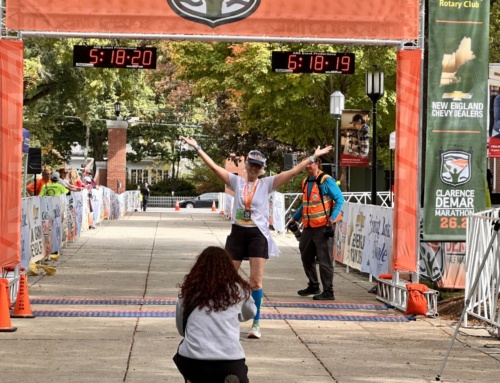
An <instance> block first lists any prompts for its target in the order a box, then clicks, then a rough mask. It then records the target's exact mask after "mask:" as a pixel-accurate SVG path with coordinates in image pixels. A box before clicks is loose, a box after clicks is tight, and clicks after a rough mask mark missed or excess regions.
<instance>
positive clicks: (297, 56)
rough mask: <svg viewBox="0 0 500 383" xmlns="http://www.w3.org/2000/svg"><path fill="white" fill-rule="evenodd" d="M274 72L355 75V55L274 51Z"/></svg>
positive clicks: (272, 61)
mask: <svg viewBox="0 0 500 383" xmlns="http://www.w3.org/2000/svg"><path fill="white" fill-rule="evenodd" d="M271 68H272V71H273V72H280V73H325V74H331V73H341V74H353V73H354V53H313V52H280V51H274V52H272V56H271Z"/></svg>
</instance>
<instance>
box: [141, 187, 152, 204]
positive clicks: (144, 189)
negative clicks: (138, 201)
mask: <svg viewBox="0 0 500 383" xmlns="http://www.w3.org/2000/svg"><path fill="white" fill-rule="evenodd" d="M149 194H150V193H149V188H148V183H147V182H144V186H143V187H142V188H141V195H142V211H146V209H147V208H148V200H149Z"/></svg>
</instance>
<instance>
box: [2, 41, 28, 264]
mask: <svg viewBox="0 0 500 383" xmlns="http://www.w3.org/2000/svg"><path fill="white" fill-rule="evenodd" d="M22 127H23V43H22V41H10V40H0V228H1V230H0V267H3V266H8V265H17V264H19V263H20V257H21V255H20V254H21V245H20V241H21V184H22V135H23V132H22Z"/></svg>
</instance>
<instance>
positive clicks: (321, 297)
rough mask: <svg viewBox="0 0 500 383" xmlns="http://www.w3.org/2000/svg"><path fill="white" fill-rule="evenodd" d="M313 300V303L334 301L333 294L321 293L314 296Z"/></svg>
mask: <svg viewBox="0 0 500 383" xmlns="http://www.w3.org/2000/svg"><path fill="white" fill-rule="evenodd" d="M313 299H314V300H315V301H334V300H335V295H333V293H329V292H326V291H323V292H322V293H321V294H318V295H315V296H314V297H313Z"/></svg>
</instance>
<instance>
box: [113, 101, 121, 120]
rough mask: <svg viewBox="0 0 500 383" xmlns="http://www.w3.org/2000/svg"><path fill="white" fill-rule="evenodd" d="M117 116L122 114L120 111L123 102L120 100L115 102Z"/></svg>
mask: <svg viewBox="0 0 500 383" xmlns="http://www.w3.org/2000/svg"><path fill="white" fill-rule="evenodd" d="M114 107H115V116H116V117H118V116H119V115H120V112H121V111H122V104H121V102H120V101H117V102H115V105H114Z"/></svg>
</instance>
